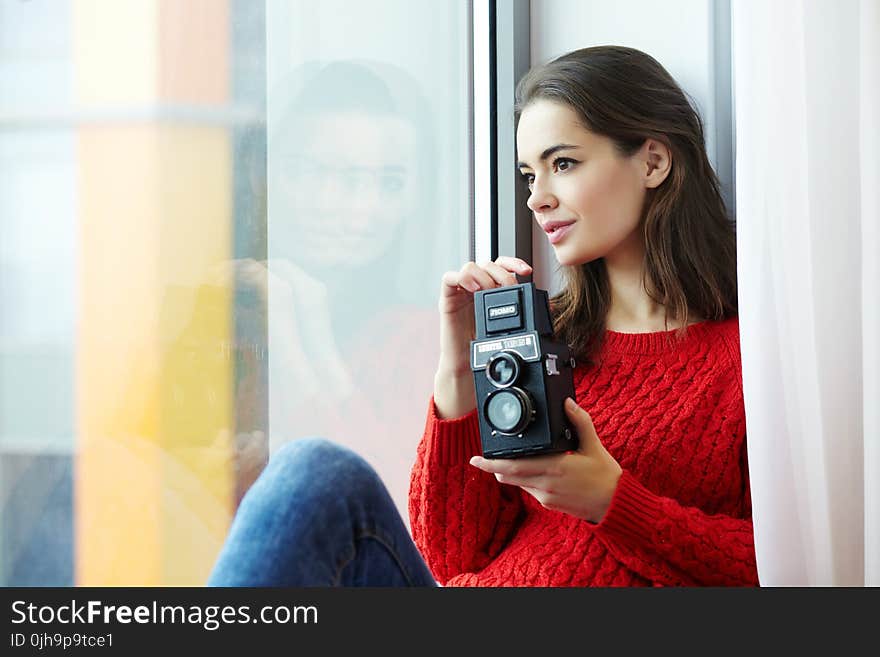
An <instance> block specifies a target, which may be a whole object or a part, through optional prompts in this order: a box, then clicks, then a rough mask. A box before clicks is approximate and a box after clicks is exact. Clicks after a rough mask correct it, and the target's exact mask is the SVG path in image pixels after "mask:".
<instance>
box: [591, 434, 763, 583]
mask: <svg viewBox="0 0 880 657" xmlns="http://www.w3.org/2000/svg"><path fill="white" fill-rule="evenodd" d="M743 460H745V450H743ZM744 465H745V464H744ZM743 471H744V473H745V474H744V490H743V494H742V500H743V502H742V513H741V514H740V515H741V517H733V516H729V515H721V514H715V515H710V514H707V513H705V512H703V511H701V510H700V509H698V508H695V507H687V506H683V505H682V504H680V503H679V502H677V501H676V500H674V499H672V498H668V497H662V496H659V495H655V494H654V493H652V492H651V491H649V490H648V489H647V488H645V487H644V486H643V485H642V484H641V483H640V482H639V481H638V480H637V479H636V478H635V477H634V476H633V475H632V474H631V473H630V472H628V471H626V470H624V472H623V474H622V475H621V477H620V481H619V483H618V486H617V490H616V491H615V493H614V497H613V498H612V500H611V505H610V506H609V507H608V511H607V512H606V514H605V517H604V518H603V519H602V521H601V522H600V523H599V524H598V525H596V534H597V536H598V537H599V538H600V540H602V542H603V543H604V544H605V545H606V547H607V548H608V550H609V551H610V552H611V553H612V554H614V556H615V557H617V559H618V560H620V561H621V562H622V563H624V564H625V565H626V566H627V567H629V568H631V569H632V570H634V571H635V572H637V573H639V574H640V575H643V576H644V577H646V578H648V579H649V580H652V581H654V582H657V583H659V584H663V585H667V586H700V585H703V586H757V585H758V572H757V565H756V562H755V541H754V533H753V529H752V508H751V497H750V494H749V483H748V467H747V465H746V466H745V467H744V470H743Z"/></svg>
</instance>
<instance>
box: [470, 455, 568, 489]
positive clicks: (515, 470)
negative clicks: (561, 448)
mask: <svg viewBox="0 0 880 657" xmlns="http://www.w3.org/2000/svg"><path fill="white" fill-rule="evenodd" d="M560 458H561V457H560V456H559V455H551V456H535V457H530V458H529V457H526V458H519V459H486V458H483V457H482V456H474V457H472V458H471V460H470V464H471V465H472V466H474V467H476V468H479V469H480V470H482V471H483V472H489V473H491V474H494V475H496V477H499V476H500V477H501V478H500V479H499V481H501V480H502V479H503V480H504V483H516V484H520V483H521V482H522V481H524V480H527V479H533V478H535V477H545V476H557V475H559V474H560V472H561V465H560ZM532 485H534V482H532Z"/></svg>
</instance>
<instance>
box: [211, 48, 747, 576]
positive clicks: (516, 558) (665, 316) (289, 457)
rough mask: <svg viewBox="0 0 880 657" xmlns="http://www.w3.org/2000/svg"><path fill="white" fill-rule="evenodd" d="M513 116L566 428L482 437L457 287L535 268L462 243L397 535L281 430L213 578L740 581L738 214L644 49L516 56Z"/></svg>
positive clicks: (355, 461) (377, 496)
mask: <svg viewBox="0 0 880 657" xmlns="http://www.w3.org/2000/svg"><path fill="white" fill-rule="evenodd" d="M517 119H518V124H517V150H518V157H519V160H520V161H519V163H518V167H519V169H520V172H521V174H522V176H523V178H524V179H525V181H526V184H527V185H528V187H529V190H530V194H531V195H530V197H529V200H528V206H529V208H530V209H531V210H532V212H533V213H534V217H535V220H536V221H537V222H538V224H539V225H540V227H541V228H542V229H543V230H544V231H545V232H546V234H547V237H548V240H549V242H550V243H551V245H552V246H553V249H554V251H555V254H556V257H557V259H558V260H559V263H560V265H561V266H563V267H564V268H565V271H566V274H567V285H566V287H565V289H564V290H563V292H562V293H561V294H560V295H558V296H557V297H556V298H555V299H554V300H553V303H552V310H553V313H554V329H555V332H556V334H557V338H558V339H561V340H564V341H565V342H566V343H567V344H568V345H569V346H570V347H571V348H572V350H573V351H574V352H575V354H577V356H578V362H579V365H578V367H577V368H576V370H575V390H576V397H577V400H576V403H575V400H567V401H566V406H565V410H566V413H567V415H568V417H569V419H570V420H571V422H572V424H573V425H574V426H575V427H576V429H577V432H578V437H579V440H580V448H579V449H578V451H577V452H574V453H566V454H561V455H552V456H539V457H529V458H520V459H514V460H501V459H499V460H487V459H483V458H481V457H480V456H478V454H479V453H480V438H479V428H478V424H477V411H476V399H475V394H474V386H473V378H472V376H473V375H472V373H471V370H470V367H469V362H468V353H469V349H468V345H469V341H470V340H471V339H472V337H473V327H474V318H473V293H474V292H475V291H477V290H479V289H490V288H494V287H498V286H501V285H508V284H513V283H515V282H516V279H515V274H522V275H528V274H530V273H531V268H530V267H529V265H528V264H527V263H525V262H523V261H521V260H518V259H516V258H510V257H502V258H499V259H498V260H496V261H495V262H489V263H484V264H482V265H477V264H475V263H467V264H465V265H464V266H463V267H462V268H461V269H460V270H459V271H457V272H448V273H447V274H445V275H444V277H443V281H442V285H441V295H440V302H439V309H440V316H441V323H440V333H441V356H440V363H439V365H438V368H437V371H436V374H435V380H434V395H433V398H432V400H431V403H430V404H429V409H428V418H427V423H426V428H425V432H424V435H423V437H422V441H421V443H420V445H419V449H418V457H417V460H416V463H415V466H414V468H413V471H412V480H411V490H410V503H409V510H410V520H411V525H412V535H413V539H414V544H413V542H411V541H410V539H409V536H408V535H407V533H406V531H405V529H404V527H403V523H402V521H401V520H400V518H399V517H396V515H395V514H394V513H392V512H391V504H390V502H389V500H388V499H387V493H385V492H384V490H383V487H382V485H381V483H380V482H379V481H378V479H377V478H376V477H375V475H373V473H372V472H371V471H370V469H369V468H368V467H366V466H365V464H364V463H363V462H362V461H361V460H360V459H359V458H358V457H356V456H354V455H353V454H351V453H348V452H346V451H344V450H341V449H340V448H337V447H335V446H333V445H332V444H329V443H327V442H326V441H320V440H316V441H299V442H298V443H297V445H296V448H292V449H288V450H286V451H285V452H282V453H279V454H278V455H277V457H276V458H275V460H274V463H271V462H270V465H269V467H268V468H267V470H266V472H265V473H264V475H263V476H262V477H261V479H260V480H259V481H258V482H257V483H256V484H255V486H254V488H253V490H252V492H251V493H250V494H249V496H248V498H246V499H245V501H244V503H243V504H242V507H241V509H240V511H239V515H238V517H237V518H236V520H235V523H234V526H233V528H232V531H231V535H230V538H229V540H228V541H227V544H226V546H225V548H224V551H223V553H222V554H221V556H220V559H219V561H218V563H217V565H216V567H215V571H214V574H213V576H212V579H211V583H212V584H222V585H233V584H244V585H286V586H298V585H299V586H301V585H331V584H342V585H361V584H365V585H383V584H384V585H400V584H433V583H435V582H439V583H440V584H443V585H446V586H532V585H534V586H566V585H570V586H583V585H592V586H608V585H631V586H652V585H653V586H658V585H661V586H662V585H716V586H717V585H755V584H757V571H756V567H755V556H754V542H753V534H752V523H751V504H750V498H749V485H748V466H747V457H746V445H745V413H744V408H743V401H742V386H741V373H740V361H739V348H738V344H739V338H738V324H737V319H736V312H737V295H736V260H735V244H736V242H735V234H734V229H733V227H732V225H731V223H730V222H729V220H728V218H727V216H726V213H725V210H724V205H723V202H722V200H721V195H720V193H719V184H718V181H717V178H716V176H715V174H714V172H713V171H712V169H711V166H710V165H709V162H708V158H707V156H706V152H705V146H704V142H703V130H702V125H701V122H700V119H699V117H698V115H697V113H696V112H695V111H694V109H693V108H692V107H691V105H690V104H689V102H688V101H687V98H686V97H685V95H684V93H683V92H682V91H681V89H680V88H679V86H678V85H677V84H676V82H675V81H674V80H673V79H672V78H671V77H670V76H669V74H668V73H667V72H666V71H665V70H664V69H663V68H662V66H660V64H658V63H657V62H656V61H655V60H654V59H652V58H651V57H649V56H648V55H646V54H644V53H642V52H639V51H637V50H633V49H629V48H621V47H597V48H587V49H583V50H579V51H575V52H572V53H569V54H567V55H564V56H562V57H560V58H558V59H556V60H554V61H552V62H550V63H549V64H547V65H545V66H541V67H538V68H536V69H533V70H532V71H530V72H529V73H528V74H527V75H526V76H525V77H524V78H523V79H522V80H521V81H520V83H519V85H518V88H517ZM347 481H351V482H353V484H352V485H351V486H348V487H346V488H345V491H346V494H341V493H342V489H341V487H342V486H343V484H342V483H340V482H347Z"/></svg>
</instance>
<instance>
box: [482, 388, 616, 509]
mask: <svg viewBox="0 0 880 657" xmlns="http://www.w3.org/2000/svg"><path fill="white" fill-rule="evenodd" d="M565 412H566V414H567V415H568V418H569V419H570V420H571V423H572V424H573V425H574V427H575V430H576V431H577V434H578V438H579V442H580V445H579V447H578V450H577V451H576V452H567V453H565V454H553V455H548V456H534V457H528V458H519V459H485V458H483V457H481V456H474V457H473V458H472V459H471V461H470V462H471V465H474V466H476V467H477V468H479V469H480V470H483V471H485V472H489V473H491V474H494V475H495V478H496V479H497V480H498V481H500V482H501V483H503V484H511V485H514V486H519V487H520V488H522V489H523V490H525V491H526V492H527V493H529V494H530V495H531V496H532V497H534V498H535V499H536V500H538V501H539V502H540V503H541V504H542V505H543V506H544V507H546V508H548V509H552V510H554V511H562V512H564V513H568V514H569V515H573V516H575V517H577V518H582V519H583V520H588V521H589V522H593V523H598V522H600V521H601V520H602V518H604V517H605V512H606V511H607V510H608V506H609V505H610V504H611V498H612V497H613V496H614V491H615V490H616V489H617V482H618V481H619V480H620V475H621V474H622V472H623V470H622V469H621V467H620V465H619V464H618V463H617V461H615V460H614V458H613V457H612V456H611V454H609V453H608V451H607V450H606V449H605V447H604V446H603V445H602V443H601V441H600V440H599V436H598V435H597V434H596V429H595V428H594V427H593V420H592V419H591V418H590V414H589V413H587V412H586V411H585V410H584V409H582V408H581V407H580V406H578V405H577V403H576V402H575V401H574V400H573V399H571V398H570V397H569V398H568V399H566V400H565Z"/></svg>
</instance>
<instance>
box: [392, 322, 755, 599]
mask: <svg viewBox="0 0 880 657" xmlns="http://www.w3.org/2000/svg"><path fill="white" fill-rule="evenodd" d="M674 334H675V332H674V331H670V332H659V333H635V334H632V333H617V332H614V331H608V332H607V334H606V340H605V344H604V346H603V348H602V349H601V351H600V353H599V355H598V358H597V359H596V360H597V363H596V364H595V365H593V366H591V367H589V368H587V367H583V366H579V367H578V368H577V369H575V373H574V379H575V391H576V394H577V401H578V403H579V404H580V405H581V406H582V407H583V408H585V409H586V410H587V411H588V412H589V413H590V415H591V416H592V419H593V424H594V426H595V427H596V432H597V433H598V435H599V438H600V439H601V440H602V442H603V444H604V445H605V447H606V449H607V450H608V451H609V452H610V453H611V455H612V456H613V457H614V458H615V459H617V462H618V463H619V464H620V466H621V468H623V474H622V476H621V478H620V482H619V483H618V486H617V490H616V491H615V493H614V497H613V498H612V501H611V505H610V507H609V508H608V511H607V512H606V514H605V517H604V518H603V519H602V521H601V522H600V523H598V524H593V523H590V522H588V521H585V520H581V519H579V518H575V517H574V516H570V515H567V514H565V513H562V512H559V511H550V510H548V509H545V508H544V507H543V506H541V504H540V503H539V502H538V501H537V500H535V499H534V498H533V497H532V496H531V495H529V494H528V493H526V492H525V491H522V490H521V489H519V488H518V487H516V486H510V485H506V484H499V483H498V481H497V480H496V479H495V477H494V476H493V475H491V474H489V473H486V472H483V471H481V470H478V469H477V468H475V467H474V466H472V465H470V464H469V463H468V459H469V458H470V457H471V456H473V455H474V454H479V453H480V450H481V448H480V436H479V427H478V424H477V412H476V410H474V411H472V412H471V413H469V414H468V415H466V416H463V417H460V418H456V419H451V420H440V419H438V418H437V416H436V414H435V408H434V402H433V399H432V400H431V403H430V407H429V410H428V420H427V425H426V427H425V433H424V436H423V437H422V441H421V443H420V445H419V450H418V456H417V460H416V463H415V466H414V467H413V471H412V477H411V484H410V499H409V512H410V522H411V526H412V531H413V538H414V539H415V542H416V544H417V545H418V547H419V549H420V550H421V552H422V554H423V555H424V557H425V559H426V561H427V562H428V565H429V566H430V568H431V570H432V572H433V573H434V576H435V577H436V578H437V580H438V581H439V582H440V583H441V584H444V585H446V586H695V585H711V586H726V585H739V586H743V585H757V570H756V567H755V551H754V540H753V534H752V521H751V515H752V514H751V500H750V497H749V483H748V465H747V459H746V441H745V429H746V423H745V411H744V408H743V396H742V378H741V366H740V353H739V323H738V321H737V319H736V318H732V319H729V320H725V321H721V322H702V323H699V324H694V325H692V326H690V327H689V328H688V330H687V335H686V337H684V338H683V339H682V340H681V341H678V342H676V341H674ZM669 336H673V342H671V343H670V342H668V341H667V338H668V337H669Z"/></svg>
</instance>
